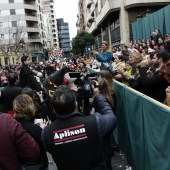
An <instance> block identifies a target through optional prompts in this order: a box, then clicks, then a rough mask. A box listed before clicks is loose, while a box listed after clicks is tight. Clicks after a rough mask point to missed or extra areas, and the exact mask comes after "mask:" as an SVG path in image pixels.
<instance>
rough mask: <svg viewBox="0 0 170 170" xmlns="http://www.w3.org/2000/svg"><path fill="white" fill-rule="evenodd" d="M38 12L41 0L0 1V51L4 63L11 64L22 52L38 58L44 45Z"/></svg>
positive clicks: (41, 21)
mask: <svg viewBox="0 0 170 170" xmlns="http://www.w3.org/2000/svg"><path fill="white" fill-rule="evenodd" d="M42 12H43V10H42V6H41V0H3V1H0V50H1V54H2V56H4V58H2V57H1V60H4V61H5V63H6V64H13V63H15V62H16V61H17V59H18V58H17V59H16V56H17V55H18V54H19V55H22V54H23V53H24V54H27V55H30V57H33V58H32V59H33V61H39V60H42V58H41V55H40V54H41V53H42V52H43V48H44V47H45V46H46V44H47V43H46V33H45V28H44V19H43V13H42ZM36 53H39V55H36ZM4 61H1V63H3V62H4Z"/></svg>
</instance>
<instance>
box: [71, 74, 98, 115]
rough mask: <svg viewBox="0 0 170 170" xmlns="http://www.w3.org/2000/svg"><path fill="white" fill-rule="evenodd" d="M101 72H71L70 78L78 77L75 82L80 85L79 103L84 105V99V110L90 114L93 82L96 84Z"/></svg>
mask: <svg viewBox="0 0 170 170" xmlns="http://www.w3.org/2000/svg"><path fill="white" fill-rule="evenodd" d="M98 75H99V73H96V72H87V73H84V74H81V73H79V72H70V73H69V76H70V78H76V80H75V81H74V84H75V85H76V86H77V87H78V100H79V101H78V103H79V105H82V104H81V103H82V101H84V109H83V112H84V113H85V114H89V98H91V97H92V96H93V91H92V88H91V84H93V85H94V86H95V82H94V80H95V81H97V77H98Z"/></svg>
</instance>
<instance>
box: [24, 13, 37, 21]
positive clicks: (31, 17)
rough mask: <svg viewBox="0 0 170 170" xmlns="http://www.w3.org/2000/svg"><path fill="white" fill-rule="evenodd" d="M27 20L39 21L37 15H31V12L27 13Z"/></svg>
mask: <svg viewBox="0 0 170 170" xmlns="http://www.w3.org/2000/svg"><path fill="white" fill-rule="evenodd" d="M25 20H26V21H37V22H38V19H37V16H35V15H31V14H25Z"/></svg>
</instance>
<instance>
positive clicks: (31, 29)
mask: <svg viewBox="0 0 170 170" xmlns="http://www.w3.org/2000/svg"><path fill="white" fill-rule="evenodd" d="M39 31H40V29H39V28H37V27H27V32H39Z"/></svg>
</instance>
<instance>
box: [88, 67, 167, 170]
mask: <svg viewBox="0 0 170 170" xmlns="http://www.w3.org/2000/svg"><path fill="white" fill-rule="evenodd" d="M88 70H89V71H94V70H91V69H89V68H88ZM114 89H115V95H116V116H117V121H118V123H117V128H116V131H117V133H116V135H117V136H116V138H117V141H118V144H119V146H120V148H121V150H122V151H123V152H124V153H125V155H126V158H127V160H128V162H129V163H130V164H131V166H132V168H133V169H134V170H170V108H169V107H167V106H166V105H164V104H161V103H159V102H157V101H155V100H153V99H151V98H150V97H148V96H146V95H144V94H142V93H139V92H137V91H135V90H133V89H132V88H129V87H128V86H126V85H124V84H122V83H119V82H117V81H114Z"/></svg>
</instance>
